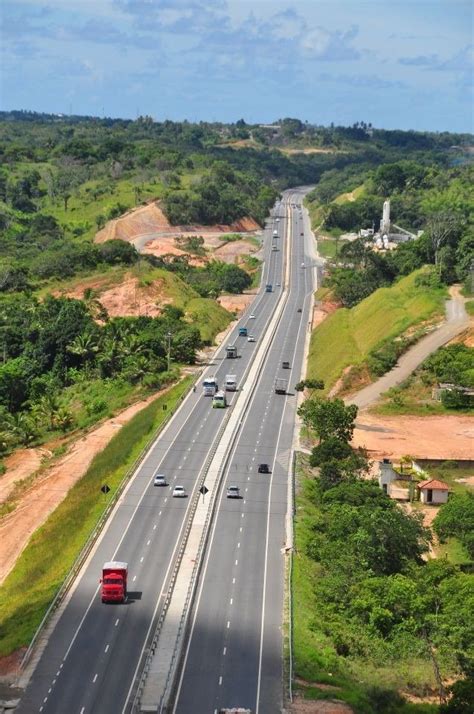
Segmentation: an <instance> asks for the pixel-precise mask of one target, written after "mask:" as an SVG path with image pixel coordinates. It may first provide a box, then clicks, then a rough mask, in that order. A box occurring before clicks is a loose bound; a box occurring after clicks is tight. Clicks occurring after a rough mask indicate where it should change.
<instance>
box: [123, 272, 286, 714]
mask: <svg viewBox="0 0 474 714" xmlns="http://www.w3.org/2000/svg"><path fill="white" fill-rule="evenodd" d="M287 262H288V261H287ZM283 296H284V300H283V301H282V307H281V311H280V315H279V317H278V319H277V321H276V322H275V325H274V327H273V330H272V333H271V336H270V339H269V341H268V346H267V347H266V349H265V353H264V357H266V355H267V354H268V352H269V350H270V348H271V345H272V343H273V340H274V337H275V333H276V331H277V329H278V327H279V325H280V321H281V319H282V315H283V310H284V306H285V303H286V302H287V300H288V293H285V292H283V293H282V297H283ZM264 364H265V359H264V358H263V359H262V361H261V364H260V366H259V368H258V370H257V374H256V379H255V381H254V383H253V385H252V387H251V389H250V390H249V392H248V393H247V394H246V403H248V402H249V401H250V399H251V397H252V396H253V394H254V392H255V390H256V388H257V384H258V381H259V377H260V374H261V372H262V370H263V368H264ZM251 366H252V363H249V364H248V365H247V369H246V370H245V372H244V375H243V379H245V377H246V376H247V374H248V372H249V371H250V368H251ZM230 413H231V412H230V410H229V413H228V415H226V421H225V423H224V424H222V425H221V428H220V429H219V436H218V438H217V439H216V440H215V442H214V446H213V451H212V454H210V455H209V456H208V458H207V459H206V463H205V466H204V468H203V477H202V478H201V480H200V487H201V486H202V485H203V484H204V482H205V480H206V477H207V474H208V471H209V468H210V465H211V463H212V459H213V458H214V455H215V453H216V450H217V447H218V445H219V443H220V440H221V439H222V436H223V434H224V431H225V428H226V426H227V423H228V421H229V419H230ZM241 425H242V420H240V421H239V422H237V424H236V426H235V430H234V432H233V434H232V436H231V439H230V442H229V443H230V448H229V449H228V450H227V453H226V456H225V458H224V460H223V462H222V464H221V465H220V467H219V470H218V476H217V478H216V481H215V484H214V488H213V490H212V493H211V498H210V504H209V506H208V511H207V514H206V518H205V521H204V525H203V532H202V535H201V539H200V541H199V545H198V550H197V553H196V558H195V564H194V567H193V570H192V573H191V578H190V582H189V586H188V591H187V594H186V598H185V604H184V607H183V611H182V614H181V618H180V622H179V625H178V634H177V637H176V642H175V647H174V650H173V654H172V657H171V664H170V668H169V671H168V674H167V678H166V681H165V687H164V691H163V694H162V696H161V699H160V702H159V705H158V712H160V714H161V713H162V712H164V711H166V710H167V709H168V706H167V705H169V704H170V700H171V701H172V698H173V697H174V696H175V695H176V692H175V688H176V684H177V682H176V679H177V674H178V671H179V670H178V664H179V660H180V658H181V656H182V651H183V645H184V643H185V638H186V634H187V633H186V627H187V623H188V615H189V609H190V606H192V603H193V600H194V594H195V589H196V585H197V581H198V578H199V574H200V570H201V567H202V561H203V556H204V553H205V549H206V545H207V541H208V538H209V532H210V526H211V524H212V521H213V519H214V514H215V507H216V502H217V496H218V494H219V491H220V489H221V487H222V477H223V475H224V472H225V469H226V467H227V463H228V461H229V458H230V453H231V451H232V447H233V445H234V443H235V440H236V438H237V435H238V433H239V430H240V427H241ZM199 498H200V493H199V489H198V490H197V491H196V496H195V500H194V503H193V506H192V509H191V511H190V513H189V516H188V522H187V524H186V528H185V532H184V535H183V539H182V543H181V546H180V549H179V552H178V555H177V559H176V562H175V565H174V567H173V575H172V577H171V580H170V585H169V588H168V592H167V595H166V599H165V602H164V604H163V608H162V612H161V613H160V617H159V620H158V624H157V627H156V630H155V634H154V636H153V640H152V644H151V646H150V649H149V651H148V654H147V656H146V659H145V663H144V666H143V669H142V674H141V676H140V683H139V685H138V687H137V691H136V694H135V697H134V701H133V704H132V711H133V712H138V711H140V709H139V707H140V700H141V696H142V694H143V691H144V688H145V684H146V679H147V677H148V672H149V671H150V665H151V660H152V658H153V656H154V655H155V652H156V649H157V646H158V641H159V637H160V634H161V630H162V628H163V623H164V620H165V616H166V612H167V610H168V608H169V604H170V602H171V598H172V595H173V591H174V586H175V583H176V577H177V574H178V571H179V568H180V566H181V562H182V557H183V554H184V551H185V548H186V544H187V540H188V537H189V533H190V531H191V527H192V523H193V519H194V515H195V513H196V508H197V505H198V503H199Z"/></svg>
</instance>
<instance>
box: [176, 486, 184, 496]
mask: <svg viewBox="0 0 474 714" xmlns="http://www.w3.org/2000/svg"><path fill="white" fill-rule="evenodd" d="M173 498H186V489H185V488H183V486H175V487H174V489H173Z"/></svg>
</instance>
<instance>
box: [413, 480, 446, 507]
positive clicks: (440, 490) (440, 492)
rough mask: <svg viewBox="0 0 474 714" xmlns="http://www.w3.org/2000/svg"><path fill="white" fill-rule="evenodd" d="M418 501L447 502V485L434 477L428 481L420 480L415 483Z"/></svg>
mask: <svg viewBox="0 0 474 714" xmlns="http://www.w3.org/2000/svg"><path fill="white" fill-rule="evenodd" d="M417 488H418V491H419V494H420V501H421V502H422V503H433V504H439V503H447V501H448V496H449V486H448V484H447V483H444V481H438V480H437V479H435V478H432V479H429V480H428V481H421V483H419V484H418V485H417Z"/></svg>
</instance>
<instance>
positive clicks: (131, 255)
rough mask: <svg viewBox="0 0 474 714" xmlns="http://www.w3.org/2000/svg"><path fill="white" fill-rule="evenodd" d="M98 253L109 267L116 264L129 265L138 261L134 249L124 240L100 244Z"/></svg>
mask: <svg viewBox="0 0 474 714" xmlns="http://www.w3.org/2000/svg"><path fill="white" fill-rule="evenodd" d="M99 253H100V256H101V258H102V260H103V261H105V262H106V263H109V264H110V265H115V264H117V263H120V264H124V265H131V264H133V263H136V262H137V260H138V259H139V257H140V256H139V254H138V253H137V250H136V249H135V247H134V246H133V245H132V244H131V243H128V242H127V241H125V240H118V239H116V238H113V239H112V240H107V241H105V243H101V245H100V246H99Z"/></svg>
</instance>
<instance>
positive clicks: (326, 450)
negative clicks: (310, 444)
mask: <svg viewBox="0 0 474 714" xmlns="http://www.w3.org/2000/svg"><path fill="white" fill-rule="evenodd" d="M352 453H353V449H352V447H351V446H350V444H348V443H347V441H344V440H341V439H338V438H337V437H336V436H330V437H328V438H327V439H326V440H325V441H322V442H321V443H320V444H318V446H315V447H314V449H313V451H312V452H311V457H310V466H313V467H314V466H321V464H324V463H325V462H326V461H330V460H331V459H336V461H339V460H342V459H347V458H348V457H349V456H351V455H352Z"/></svg>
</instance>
